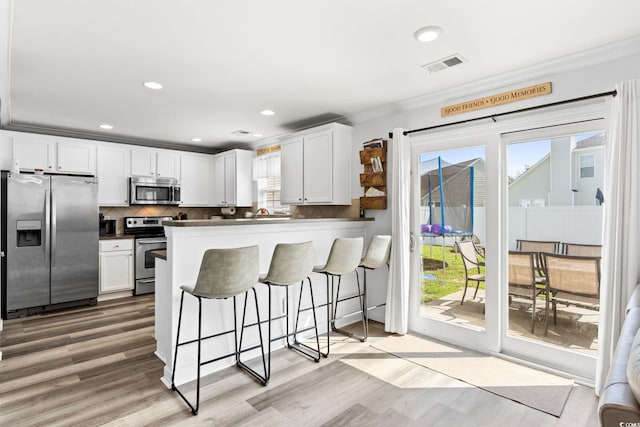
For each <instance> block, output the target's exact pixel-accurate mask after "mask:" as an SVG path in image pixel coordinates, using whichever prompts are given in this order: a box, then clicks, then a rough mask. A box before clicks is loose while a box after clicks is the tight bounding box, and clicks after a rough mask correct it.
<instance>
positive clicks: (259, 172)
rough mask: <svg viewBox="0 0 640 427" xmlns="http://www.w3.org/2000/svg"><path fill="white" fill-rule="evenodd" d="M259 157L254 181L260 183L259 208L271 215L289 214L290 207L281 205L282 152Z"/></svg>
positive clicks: (255, 163)
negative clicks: (277, 213)
mask: <svg viewBox="0 0 640 427" xmlns="http://www.w3.org/2000/svg"><path fill="white" fill-rule="evenodd" d="M279 148H280V147H279V146H278V147H277V149H278V151H271V150H270V151H269V152H267V153H266V154H265V155H258V156H257V157H256V159H255V162H254V179H256V181H257V183H258V208H266V209H268V210H269V212H271V213H275V212H279V213H282V212H284V213H289V205H283V204H282V203H280V152H279Z"/></svg>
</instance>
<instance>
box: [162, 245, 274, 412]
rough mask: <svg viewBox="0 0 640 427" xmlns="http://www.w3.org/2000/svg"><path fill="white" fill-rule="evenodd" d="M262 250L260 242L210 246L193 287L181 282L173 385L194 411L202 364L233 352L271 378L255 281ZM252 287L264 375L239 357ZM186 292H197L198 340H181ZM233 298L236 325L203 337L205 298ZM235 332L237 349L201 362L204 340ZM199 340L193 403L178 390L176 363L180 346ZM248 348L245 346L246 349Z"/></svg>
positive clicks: (263, 378) (239, 363)
mask: <svg viewBox="0 0 640 427" xmlns="http://www.w3.org/2000/svg"><path fill="white" fill-rule="evenodd" d="M259 261H260V260H259V252H258V246H248V247H244V248H231V249H208V250H207V251H205V253H204V255H203V257H202V263H201V265H200V271H199V273H198V278H197V280H196V284H195V286H194V287H190V286H181V287H180V289H182V294H181V297H180V312H179V315H178V331H177V334H176V335H177V336H176V349H175V354H174V357H173V372H172V375H171V389H172V390H175V391H176V392H177V393H178V395H180V397H181V398H182V399H183V400H184V401H185V402H186V403H187V405H189V408H191V412H192V413H193V415H197V414H198V409H199V406H200V367H201V366H202V365H205V364H207V363H211V362H215V361H218V360H221V359H225V358H227V357H231V356H234V357H235V359H236V365H237V366H238V367H239V368H241V369H243V370H244V371H246V372H248V373H249V374H250V375H251V376H252V377H253V378H255V379H256V380H258V381H259V382H261V383H262V384H263V385H267V382H268V380H269V378H268V376H267V366H266V356H265V352H264V345H263V342H262V329H261V322H260V313H259V310H258V297H257V295H256V290H255V288H254V285H255V284H256V283H258V274H259V273H258V269H259ZM249 290H253V297H254V301H255V306H256V314H257V323H256V324H255V325H257V326H258V333H259V336H260V345H259V346H255V347H253V348H257V347H260V349H261V351H262V365H263V368H264V375H261V374H259V373H258V372H256V371H255V370H253V369H251V368H250V367H248V366H247V365H245V364H244V363H243V362H242V361H241V360H240V354H241V353H242V351H243V350H242V339H243V337H244V329H245V315H246V312H247V301H248V299H249ZM185 293H187V294H189V295H192V296H194V297H195V298H197V300H198V338H197V339H195V340H190V341H185V342H182V343H181V342H180V329H181V326H182V307H183V303H184V295H185ZM242 294H244V296H245V298H244V309H243V312H242V326H241V328H240V341H239V342H238V321H237V315H236V314H237V313H236V296H238V295H242ZM227 298H233V329H231V330H227V331H223V332H219V333H215V334H212V335H208V336H205V337H204V338H203V337H202V300H203V299H227ZM230 333H233V336H234V347H235V348H234V350H233V351H232V352H231V353H228V354H225V355H222V356H219V357H216V358H214V359H210V360H207V361H204V362H201V345H202V341H203V340H207V339H210V338H216V337H221V336H224V335H226V334H230ZM193 343H197V344H198V367H197V377H196V383H197V384H196V402H195V405H193V404H192V403H191V402H189V400H188V399H187V397H186V396H185V395H184V394H183V393H182V392H181V391H180V390H178V388H177V386H176V384H175V375H176V366H177V364H178V361H177V359H178V348H180V347H182V346H184V345H188V344H193ZM247 350H249V349H245V350H244V351H247Z"/></svg>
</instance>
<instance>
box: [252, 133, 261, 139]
mask: <svg viewBox="0 0 640 427" xmlns="http://www.w3.org/2000/svg"><path fill="white" fill-rule="evenodd" d="M253 136H255V137H256V138H260V137H261V136H263V135H262V134H261V133H254V134H253Z"/></svg>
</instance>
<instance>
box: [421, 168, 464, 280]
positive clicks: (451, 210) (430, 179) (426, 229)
mask: <svg viewBox="0 0 640 427" xmlns="http://www.w3.org/2000/svg"><path fill="white" fill-rule="evenodd" d="M425 163H426V167H425V169H424V173H423V174H422V176H421V178H420V187H421V188H420V196H421V201H420V202H421V203H420V204H421V205H422V207H423V208H426V209H424V211H426V216H427V218H425V219H426V221H425V222H424V223H423V224H421V227H420V232H421V235H422V242H423V244H425V243H424V240H425V239H429V241H430V245H431V255H432V256H433V241H434V239H436V238H440V239H441V241H442V268H445V266H446V263H445V256H444V255H445V252H444V251H445V239H446V238H447V237H449V238H453V240H454V242H453V245H455V243H456V242H457V241H458V240H460V239H462V238H466V237H471V236H472V235H473V203H474V200H473V198H474V194H473V193H474V191H473V188H474V178H475V173H474V166H473V161H465V162H461V163H456V164H450V163H446V162H443V160H442V158H441V157H436V158H434V159H432V160H429V161H428V162H425Z"/></svg>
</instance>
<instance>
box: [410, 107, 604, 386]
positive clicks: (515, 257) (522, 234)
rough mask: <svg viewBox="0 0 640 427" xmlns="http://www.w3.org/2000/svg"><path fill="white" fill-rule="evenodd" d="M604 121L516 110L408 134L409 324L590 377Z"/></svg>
mask: <svg viewBox="0 0 640 427" xmlns="http://www.w3.org/2000/svg"><path fill="white" fill-rule="evenodd" d="M532 128H533V129H536V130H526V129H532ZM522 129H525V130H522ZM602 129H603V121H602V120H591V121H587V122H580V123H574V124H570V125H554V126H548V127H541V128H538V127H536V126H533V125H532V124H530V123H528V122H527V118H518V119H517V120H515V119H514V120H513V121H511V122H505V123H501V124H500V126H499V125H497V124H496V125H495V126H494V127H489V126H478V127H476V128H475V129H474V131H469V130H467V131H466V132H464V134H463V135H462V136H460V137H456V135H459V134H461V133H462V132H460V131H458V132H455V133H454V132H453V131H452V132H451V133H450V134H449V135H448V134H447V133H446V132H441V133H439V134H438V135H429V136H425V137H422V138H418V137H416V138H413V141H412V156H413V163H412V185H413V188H412V193H413V206H412V231H413V234H414V240H415V242H416V245H415V248H414V251H413V253H412V254H413V255H412V268H413V273H414V277H417V279H416V280H414V283H413V284H412V286H413V288H412V305H411V308H412V311H411V316H410V319H411V320H410V328H411V329H412V330H413V331H416V332H419V333H423V334H425V335H428V336H431V337H434V338H437V339H440V340H444V341H447V342H451V343H453V344H458V345H462V346H465V347H469V348H473V349H477V350H480V351H485V352H489V353H502V354H504V355H507V356H512V357H516V358H518V359H522V360H526V361H529V362H532V363H534V364H538V365H541V366H546V367H549V368H551V369H556V370H559V371H563V372H567V373H569V374H571V375H573V376H574V377H576V378H581V379H583V380H585V381H586V382H589V381H591V380H592V379H593V378H594V375H595V364H596V356H597V355H596V353H597V348H598V341H597V338H598V323H599V319H600V313H601V311H600V310H601V307H600V305H599V273H600V266H601V253H603V252H602V248H601V244H602V225H603V223H602V209H603V203H606V196H607V195H606V191H605V187H604V175H605V170H604V165H605V161H604V150H605V146H606V143H605V141H606V135H605V134H604V132H603V131H602ZM476 130H477V132H476Z"/></svg>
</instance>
